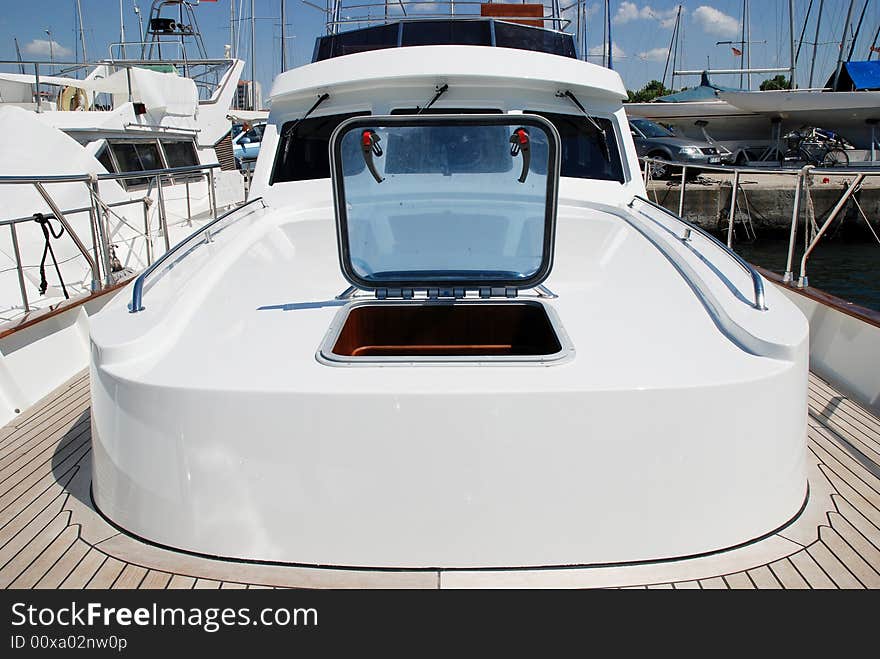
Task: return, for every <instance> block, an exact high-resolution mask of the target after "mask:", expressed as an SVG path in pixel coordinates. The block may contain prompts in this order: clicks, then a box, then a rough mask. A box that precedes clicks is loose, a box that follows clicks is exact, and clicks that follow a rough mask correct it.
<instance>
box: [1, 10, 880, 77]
mask: <svg viewBox="0 0 880 659" xmlns="http://www.w3.org/2000/svg"><path fill="white" fill-rule="evenodd" d="M80 1H81V5H82V12H83V23H84V25H85V39H86V52H87V54H88V56H89V59H96V58H99V57H107V55H108V45H109V43H111V42H114V41H118V40H119V31H120V29H119V22H120V21H119V5H120V2H119V0H80ZM312 1H314V2H315V4H318V5H321V6H323V5H324V0H312ZM574 1H575V0H561V4H562V6H566V5H567V4H570V3H571V2H574ZM849 1H850V0H825V3H824V4H825V9H824V13H823V16H822V26H821V31H820V34H819V39H818V42H819V44H820V45H819V46H818V51H817V58H816V75H815V78H814V85H819V84H822V83H823V82H824V81H825V79H826V78H827V77H828V75H829V73H830V72H831V71H833V67H834V64H835V62H836V58H837V54H838V52H839V50H838V46H837V44H838V43H839V41H840V39H841V36H842V34H843V23H844V19H845V17H846V11H847V8H848V6H849ZM348 2H349V4H355V3H357V4H362V3H363V2H364V0H348ZM240 4H242V3H241V2H236V5H237V6H238V5H240ZM679 4H681V5H682V6H683V9H682V39H683V49H682V51H683V53H684V57H683V61H681V62H679V68H687V69H698V68H706V66H707V63H708V65H710V66H711V67H712V68H735V67H738V66H739V63H740V58H738V57H735V56H734V55H733V53H732V51H731V48H730V46H729V45H716V42H717V41H729V40H739V39H740V38H741V31H740V30H741V25H742V24H741V19H742V16H741V14H742V5H743V2H742V0H697V1H688V0H685V1H683V2H676V1H673V0H654V1H653V2H641V1H638V0H633V1H632V2H627V1H623V2H621V1H620V0H612V2H611V14H612V35H613V40H614V49H615V58H614V59H615V69H617V70H618V71H619V72H620V74H621V76H623V80H624V83H625V84H626V86H627V87H628V88H631V89H636V88H638V87H641V86H642V85H643V84H644V83H645V82H646V81H648V80H650V79H652V78H657V79H659V78H660V77H661V76H662V74H663V67H664V64H665V60H666V51H667V49H668V47H669V42H670V37H671V34H672V24H673V22H674V16H675V12H676V8H677V6H678V5H679ZM794 4H795V33H796V37H797V36H799V34H800V30H801V27H802V25H803V20H804V15H805V14H806V10H807V5H808V4H809V2H808V0H795V3H794ZM818 4H819V0H815V1H814V3H813V5H814V7H813V13H812V16H811V18H810V21H809V23H808V27H807V31H806V35H805V37H804V40H805V42H812V41H813V37H814V32H815V20H816V13H817V12H816V9H817V7H818ZM150 5H151V0H139V1H134V0H122V6H123V17H124V21H125V28H126V38H127V39H128V40H137V39H138V38H139V37H138V20H137V15H136V14H135V11H134V8H135V6H139V8H140V10H141V12H142V16H143V18H144V21H146V18H147V15H148V14H149V8H150ZM243 5H244V6H243V7H241V16H242V18H244V19H245V20H246V21H247V20H248V19H249V17H250V6H251V3H250V0H244V3H243ZM255 5H256V11H255V15H256V18H257V21H256V35H257V36H256V42H257V48H256V63H257V79H258V80H260V82H261V83H262V84H263V88H264V90H266V92H268V89H269V87H270V85H271V81H272V79H273V78H274V76H275V75H277V74H278V72H279V70H280V36H281V25H280V0H256V2H255ZM750 5H751V21H750V24H751V40H752V41H753V42H760V43H754V44H753V45H752V56H751V62H752V66H753V67H759V66H765V67H770V66H780V65H781V66H787V65H788V59H789V55H788V52H789V46H788V33H789V30H788V0H758V1H755V0H751V2H750ZM863 5H864V0H856V2H855V9H854V12H853V14H854V16H853V19H852V23H853V24H854V23H856V22H857V21H858V18H859V14H860V12H861V9H862V6H863ZM75 7H76V3H75V1H74V0H28V1H27V2H18V1H11V0H6V1H5V2H3V11H2V13H0V58H2V59H4V60H14V59H15V58H16V55H15V46H14V43H13V38H14V37H17V38H18V41H19V44H20V46H21V48H22V50H23V53H22V54H23V57H24V58H25V59H45V60H48V59H49V42H50V41H51V42H52V54H53V55H54V56H55V58H56V60H57V59H62V58H63V59H68V60H73V59H74V57H75V56H76V55H77V54H78V55H79V57H81V54H80V53H81V50H80V46H79V45H78V43H77V33H76V28H75V26H76V9H75ZM585 7H586V10H587V14H588V16H589V19H588V26H587V43H588V46H589V50H590V51H591V52H593V53H597V52H600V51H601V43H602V32H603V30H602V22H603V16H602V14H603V12H602V9H601V7H602V3H600V2H594V1H593V0H586V2H585ZM569 14H573V10H570V11H569V12H567V15H569ZM287 15H288V16H287V23H288V25H287V27H286V34H287V36H288V38H289V41H288V43H289V44H290V45H289V55H288V61H289V66H297V65H300V64H304V63H306V62H308V61H309V60H310V58H311V55H312V50H313V47H314V40H315V37H316V36H318V35H319V34H321V33H322V32H323V26H324V15H323V13H322V12H321V11H319V10H317V9H315V8H313V7H311V6H309V5H307V4H304V3H303V2H302V1H301V0H287ZM196 16H197V19H198V22H199V27H200V28H201V31H202V34H203V37H204V40H205V44H206V46H207V50H208V54H209V56H211V57H221V56H222V55H223V47H224V45H225V44H228V43H229V41H230V38H229V21H230V3H229V0H219V1H218V2H206V1H204V0H203V1H202V2H201V4H200V6H199V7H197V9H196ZM878 24H880V0H869V2H868V8H867V11H866V13H865V18H864V22H863V26H862V30H861V33H860V36H859V39H858V40H857V43H856V51H855V55H854V56H853V58H854V59H866V58H867V55H868V48H869V46H870V44H871V41H872V40H873V38H874V34H875V33H876V31H877V27H878ZM244 28H245V29H244V30H243V34H242V38H241V42H240V46H241V47H242V49H243V50H244V51H247V52H248V53H249V51H250V37H249V34H250V27H249V23H246V24H245V25H244ZM46 30H49V32H50V34H49V35H47V33H46ZM811 55H812V45H811V43H805V44H804V46H803V49H802V51H801V55H800V60H799V65H798V66H799V75H798V82H799V85H800V86H802V87H805V86H806V85H807V76H808V73H809V64H810V56H811ZM878 55H880V54H876V53H875V58H877V57H878ZM242 56H243V57H245V55H244V54H242ZM245 59H247V57H245ZM594 61H595V60H594ZM3 68H4V70H9V67H8V66H6V67H3ZM249 71H250V68H249V65H248V67H247V68H246V72H248V73H247V75H248V76H249ZM246 77H247V76H246ZM759 80H760V77H757V76H756V77H755V78H754V80H753V87H757V84H758V82H759ZM716 81H717V82H718V83H720V84H723V85H731V86H736V85H738V83H739V77H738V76H732V77H731V76H724V77H722V76H719V77H717V78H716ZM694 82H696V80H695V79H694V78H691V79H688V80H687V81H686V82H683V83H680V84H693V83H694ZM677 86H678V84H677Z"/></svg>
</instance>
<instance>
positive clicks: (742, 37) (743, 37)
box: [739, 0, 746, 89]
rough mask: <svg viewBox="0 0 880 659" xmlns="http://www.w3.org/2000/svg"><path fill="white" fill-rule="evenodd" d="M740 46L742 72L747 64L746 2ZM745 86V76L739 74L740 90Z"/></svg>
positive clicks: (744, 4)
mask: <svg viewBox="0 0 880 659" xmlns="http://www.w3.org/2000/svg"><path fill="white" fill-rule="evenodd" d="M739 42H740V45H741V46H742V51H743V52H742V55H740V56H739V68H740V70H742V69H743V68H744V67H745V64H746V58H745V54H746V53H745V50H746V0H743V8H742V36H741V37H740V38H739ZM742 86H743V74H742V73H740V74H739V88H740V89H742Z"/></svg>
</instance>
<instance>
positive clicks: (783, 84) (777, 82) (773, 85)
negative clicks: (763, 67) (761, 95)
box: [761, 75, 791, 92]
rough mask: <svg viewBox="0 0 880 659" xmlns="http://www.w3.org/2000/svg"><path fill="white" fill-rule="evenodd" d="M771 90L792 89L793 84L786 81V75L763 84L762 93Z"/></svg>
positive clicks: (778, 76)
mask: <svg viewBox="0 0 880 659" xmlns="http://www.w3.org/2000/svg"><path fill="white" fill-rule="evenodd" d="M771 89H791V83H790V82H789V81H788V80H786V78H785V76H784V75H777V76H773V77H772V78H770V79H769V80H765V81H764V82H762V83H761V91H762V92H765V91H767V90H771Z"/></svg>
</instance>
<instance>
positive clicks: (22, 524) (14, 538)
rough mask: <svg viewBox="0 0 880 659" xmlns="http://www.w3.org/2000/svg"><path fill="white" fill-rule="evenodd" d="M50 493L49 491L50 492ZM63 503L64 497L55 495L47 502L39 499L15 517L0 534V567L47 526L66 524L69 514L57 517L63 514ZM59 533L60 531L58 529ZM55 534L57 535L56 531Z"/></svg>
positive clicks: (13, 557) (12, 558)
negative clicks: (61, 517) (0, 544)
mask: <svg viewBox="0 0 880 659" xmlns="http://www.w3.org/2000/svg"><path fill="white" fill-rule="evenodd" d="M50 495H51V493H50ZM63 505H64V497H63V496H62V495H55V496H54V497H51V498H49V500H48V502H44V501H42V500H40V501H39V502H38V503H36V504H33V506H32V509H30V508H29V510H28V511H26V512H24V513H22V515H20V516H19V517H16V518H15V519H14V520H13V521H12V522H11V523H9V524H8V525H7V526H6V528H4V529H3V533H2V534H0V543H2V548H0V568H2V567H3V566H5V565H6V564H7V563H9V562H10V561H12V560H14V559H15V557H16V556H17V555H18V554H19V553H20V552H21V551H22V550H23V549H24V548H25V547H26V546H27V545H28V544H29V543H30V542H31V541H32V540H33V539H34V538H35V537H37V536H38V535H39V534H41V533H42V532H43V530H44V529H46V528H47V527H49V526H57V525H58V524H59V523H63V524H65V525H66V524H67V522H68V521H69V520H70V515H68V514H64V517H63V519H61V521H60V522H59V521H58V519H59V517H60V516H61V515H62V514H63V513H62V507H63ZM59 533H60V531H59ZM56 535H58V534H57V533H56Z"/></svg>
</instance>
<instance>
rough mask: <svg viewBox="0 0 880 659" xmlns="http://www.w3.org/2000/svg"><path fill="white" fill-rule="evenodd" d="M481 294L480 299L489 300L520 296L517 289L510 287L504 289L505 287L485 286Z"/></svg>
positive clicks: (480, 291)
mask: <svg viewBox="0 0 880 659" xmlns="http://www.w3.org/2000/svg"><path fill="white" fill-rule="evenodd" d="M479 293H480V297H481V298H488V297H516V296H517V295H519V291H518V290H517V289H516V288H512V287H509V286H508V287H504V286H499V287H490V286H484V287H482V288H481V289H480V290H479Z"/></svg>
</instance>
